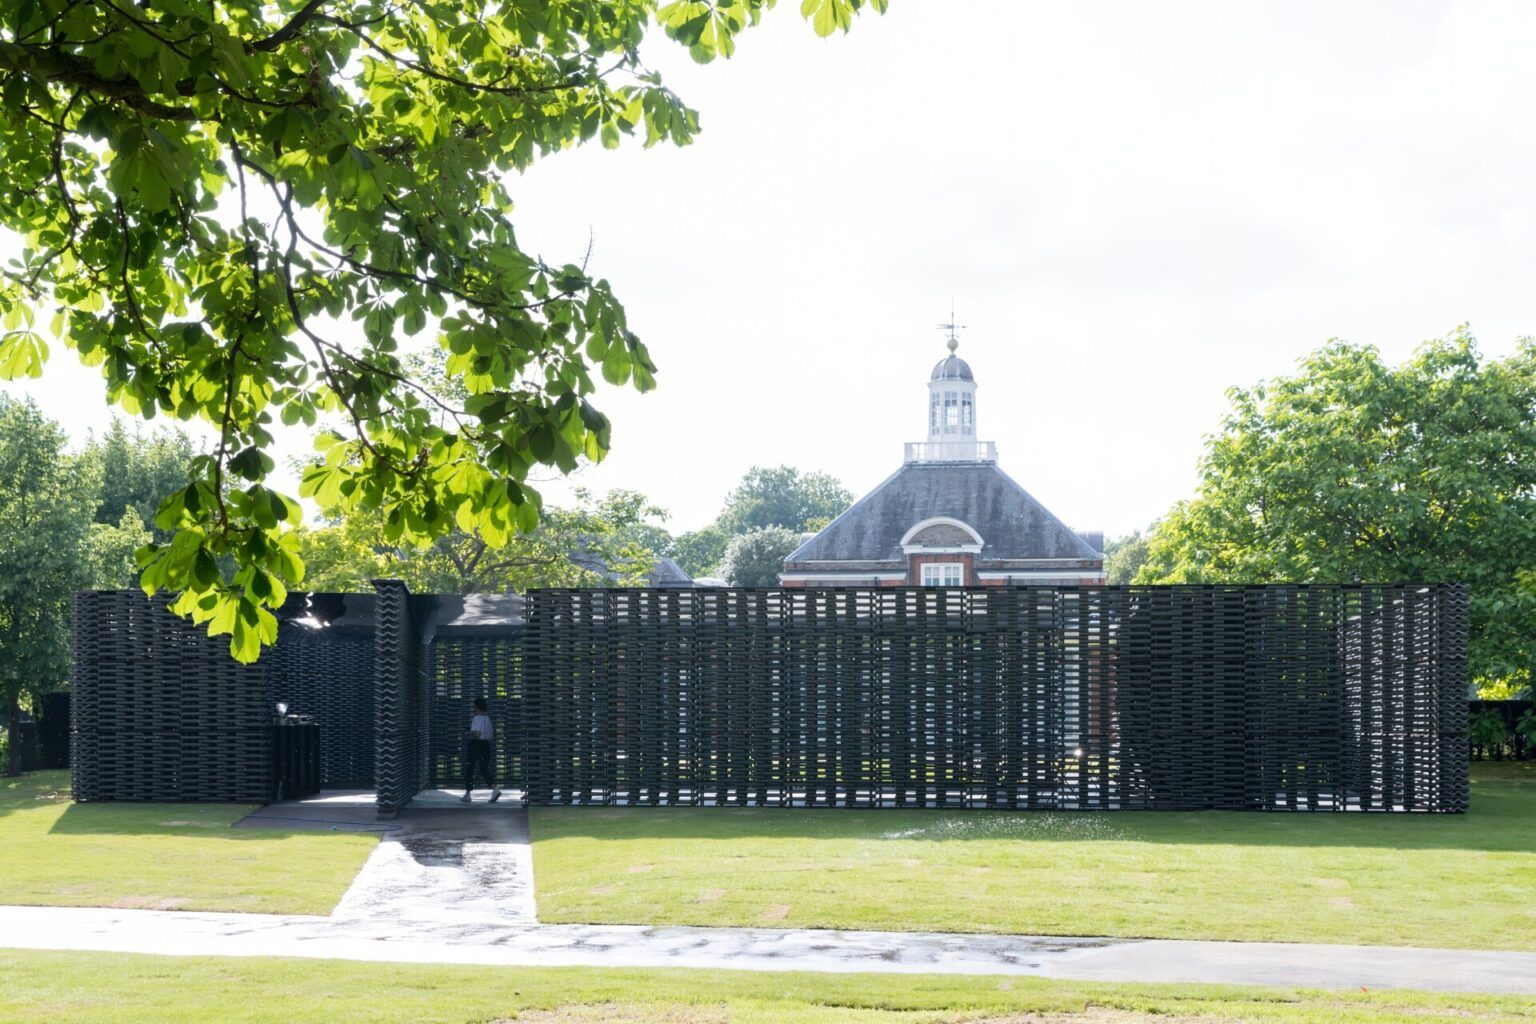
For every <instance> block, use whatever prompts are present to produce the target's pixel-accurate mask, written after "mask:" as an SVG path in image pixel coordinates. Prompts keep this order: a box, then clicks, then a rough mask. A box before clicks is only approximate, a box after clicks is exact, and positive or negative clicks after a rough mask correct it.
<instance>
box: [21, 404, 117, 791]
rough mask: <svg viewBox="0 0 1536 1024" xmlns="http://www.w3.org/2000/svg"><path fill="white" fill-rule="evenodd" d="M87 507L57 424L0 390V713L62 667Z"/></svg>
mask: <svg viewBox="0 0 1536 1024" xmlns="http://www.w3.org/2000/svg"><path fill="white" fill-rule="evenodd" d="M93 505H94V500H93V497H92V495H91V493H90V489H89V486H88V482H87V475H86V474H82V473H80V472H78V471H77V467H76V465H75V460H74V459H72V458H71V457H70V456H69V455H68V453H67V452H66V451H65V449H64V433H63V431H61V430H60V429H59V427H58V425H57V424H55V423H52V422H50V421H49V420H47V419H45V418H44V417H43V416H42V414H41V413H39V412H38V410H37V407H36V406H35V405H33V404H32V403H31V402H18V401H16V400H15V399H12V398H9V397H7V396H5V395H0V700H3V703H4V708H3V709H0V710H3V711H4V712H5V717H6V720H7V721H15V720H16V719H15V715H16V712H17V708H18V707H19V704H20V701H21V698H22V697H23V696H24V695H26V694H35V693H42V692H45V691H47V690H50V689H53V688H54V687H56V686H57V685H58V684H59V683H61V682H62V681H63V680H64V678H65V676H66V673H67V672H68V665H69V602H70V595H71V594H73V593H74V591H75V589H76V588H78V587H82V586H86V585H88V584H89V583H90V582H91V580H90V575H89V569H88V565H87V559H86V558H85V557H84V555H83V549H84V547H85V544H86V541H87V535H88V533H89V530H90V526H91V512H92V507H93ZM11 749H12V752H13V757H14V752H15V750H16V748H15V745H14V744H13V745H12V748H11ZM10 767H11V768H13V769H14V768H15V767H16V762H15V761H13V762H12V764H11V766H10Z"/></svg>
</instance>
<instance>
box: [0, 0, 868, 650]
mask: <svg viewBox="0 0 1536 1024" xmlns="http://www.w3.org/2000/svg"><path fill="white" fill-rule="evenodd" d="M866 5H867V6H870V7H873V8H875V9H877V10H883V9H884V7H885V3H884V0H826V2H824V3H821V4H819V5H807V6H806V7H805V9H804V13H805V16H806V17H808V18H810V19H811V22H812V25H813V27H814V28H815V30H816V31H818V32H821V33H822V34H827V33H828V32H830V31H832V30H833V29H834V28H839V27H840V28H846V27H847V26H848V23H849V20H850V18H851V16H852V14H853V13H854V12H856V11H858V10H860V9H861V8H863V7H865V6H866ZM770 6H772V0H681V2H672V3H665V4H661V5H657V4H656V3H654V2H653V0H563V2H561V3H548V2H546V0H509V2H505V3H497V4H489V3H469V4H466V3H463V2H461V0H413V2H412V3H410V4H404V5H398V4H381V3H378V2H376V0H305V2H302V3H301V2H299V0H283V2H280V3H276V4H273V3H267V2H257V0H213V2H212V3H210V4H188V3H185V2H184V0H145V2H143V3H139V4H136V5H134V4H80V3H75V2H73V0H28V2H27V3H23V4H12V5H9V6H6V7H5V8H4V9H3V10H0V148H3V151H4V152H5V154H6V161H5V163H4V165H3V166H0V225H3V226H4V228H5V229H7V230H8V231H9V232H11V233H12V234H13V235H14V236H16V237H18V238H20V239H21V241H22V250H23V251H22V253H21V256H20V257H19V259H17V260H15V261H13V262H12V263H11V264H9V265H8V266H7V267H5V268H4V269H3V270H0V322H3V331H4V334H3V335H0V374H3V375H6V376H10V377H15V376H24V375H29V374H36V373H38V372H39V371H40V368H41V366H42V363H43V360H44V359H46V357H47V347H46V343H45V342H44V340H43V337H42V335H41V334H40V333H39V332H37V331H36V330H35V329H34V328H33V326H32V323H31V317H32V315H33V311H34V310H40V309H43V308H49V307H51V309H52V310H53V311H55V314H56V315H55V317H54V323H55V333H56V334H58V336H60V337H61V338H62V340H63V341H64V342H65V343H66V344H68V345H70V346H71V347H73V348H75V349H76V350H77V352H78V353H79V355H80V357H81V359H82V360H83V361H84V362H85V363H86V364H87V365H90V366H95V367H97V368H99V369H100V371H101V373H102V376H103V378H104V380H105V384H106V390H107V394H108V397H109V398H110V399H111V400H112V401H114V402H116V403H118V404H119V405H121V406H122V407H123V408H124V409H126V410H127V411H128V412H130V413H132V414H134V415H137V416H142V417H145V418H151V417H155V416H168V417H174V418H176V419H180V420H190V419H193V418H197V419H201V420H204V421H206V422H207V423H209V424H211V425H212V426H213V430H214V433H215V436H216V438H217V441H216V444H215V445H214V447H213V448H212V450H211V451H209V452H208V453H206V454H205V455H202V456H199V457H197V458H195V459H193V460H192V462H191V464H190V471H191V478H190V481H189V482H186V483H183V484H182V485H180V486H179V488H178V489H177V490H176V491H175V492H174V493H172V494H170V495H169V497H168V498H167V499H166V503H165V504H164V505H163V506H162V507H160V508H158V509H157V510H156V512H155V515H154V516H153V519H154V522H155V525H156V527H157V528H158V529H159V530H161V531H166V532H168V533H173V534H174V535H173V536H166V535H163V534H162V535H159V536H157V537H156V540H155V541H154V542H153V543H152V544H151V545H149V546H148V547H147V548H146V550H145V551H144V552H143V553H142V555H143V563H144V569H145V571H144V577H143V583H144V585H145V587H146V588H161V589H166V590H170V591H181V592H182V598H181V599H180V600H178V601H177V603H176V607H177V608H178V609H180V610H182V611H184V612H186V613H187V614H191V615H193V616H194V617H195V618H197V619H198V621H200V622H205V623H207V624H208V626H209V627H210V629H211V630H212V631H213V632H215V633H228V634H229V635H230V636H231V638H232V643H231V649H232V650H233V651H234V652H235V653H236V655H237V656H239V657H244V658H249V657H254V656H255V654H256V653H257V652H258V651H259V646H260V644H261V643H264V642H266V638H267V637H269V636H270V635H272V631H273V629H274V624H273V621H272V617H271V615H270V612H269V611H268V609H269V608H271V607H273V606H274V604H275V603H276V602H277V601H279V600H280V599H281V595H282V594H283V593H284V588H285V587H286V586H288V585H292V584H297V583H299V582H300V581H301V579H302V575H301V574H302V572H303V565H302V559H301V558H300V557H299V554H298V550H297V541H296V540H294V539H292V531H293V527H294V525H295V523H296V518H295V515H294V514H293V502H292V501H291V500H290V499H287V498H283V497H281V496H278V497H274V496H273V494H272V492H271V491H270V490H269V489H267V488H266V487H265V481H266V480H267V478H268V476H269V474H270V473H271V471H272V468H273V467H272V459H271V456H270V450H271V448H272V444H273V433H272V432H273V429H274V426H273V425H274V424H276V423H283V424H287V425H290V426H294V425H298V424H304V425H307V426H310V427H317V428H327V429H329V428H334V429H335V431H336V433H335V435H334V436H332V435H329V434H328V435H324V436H325V437H327V438H328V440H327V442H326V447H325V448H324V449H323V458H324V462H323V465H320V466H317V467H314V468H313V469H311V470H309V471H308V472H307V473H306V474H305V478H304V481H303V485H302V488H301V494H302V495H304V496H307V497H310V498H313V499H314V500H315V501H316V502H317V503H318V504H320V505H321V506H322V508H323V509H325V510H326V511H327V512H328V513H331V514H338V515H342V514H344V515H353V514H355V515H360V516H364V517H366V518H368V519H369V520H370V521H371V522H375V523H377V524H378V526H379V529H380V530H381V531H382V535H383V537H384V539H385V540H386V541H387V542H388V543H390V544H402V545H406V546H411V547H421V546H430V545H431V544H433V543H434V542H435V541H437V540H439V539H441V538H444V537H447V536H449V535H450V534H452V533H453V531H459V532H461V533H464V534H468V535H474V536H478V537H481V538H483V539H484V540H485V541H486V543H488V544H490V545H491V546H493V547H499V546H501V545H503V544H505V543H506V542H507V541H508V539H509V538H511V537H512V536H514V535H515V534H517V533H518V532H522V533H527V532H529V531H530V530H533V529H534V528H536V527H537V524H538V517H539V511H540V509H539V503H538V495H537V491H536V490H535V489H533V488H531V487H529V486H528V485H527V481H528V477H529V474H530V472H531V471H533V470H534V469H535V467H539V466H548V467H553V468H555V469H558V470H561V471H567V472H568V471H570V470H572V469H574V468H575V467H576V465H577V464H578V463H579V462H580V461H582V460H589V461H597V460H599V459H601V458H602V457H603V456H604V454H605V453H606V452H607V450H608V446H609V443H610V440H611V437H610V427H609V424H608V421H607V419H606V418H605V417H603V415H602V414H601V412H600V411H598V410H597V409H596V408H595V407H594V404H593V395H594V392H595V390H596V387H597V377H598V375H599V374H600V375H601V379H602V380H604V381H607V382H609V383H610V384H614V385H620V386H629V387H635V388H638V389H640V390H646V389H649V388H651V387H654V386H655V383H656V378H655V373H656V367H655V365H654V363H653V362H652V360H651V357H650V354H649V351H648V350H647V348H646V346H645V344H644V343H643V342H642V341H641V339H640V338H639V336H638V335H637V333H636V332H635V331H634V330H632V329H631V327H630V325H629V324H628V322H627V318H626V315H625V311H624V308H623V306H622V305H621V304H620V303H619V301H618V299H617V298H616V296H615V295H614V293H613V290H612V288H611V287H610V286H609V284H608V282H606V281H604V280H601V279H600V278H597V277H595V276H593V275H592V274H590V273H589V272H588V269H587V268H586V266H585V265H576V264H560V263H552V262H546V261H545V260H543V259H541V258H540V257H538V256H537V255H536V254H533V253H529V252H526V251H525V250H523V249H522V248H521V247H520V246H519V244H518V241H517V237H516V233H515V231H514V229H513V223H512V220H511V218H510V211H511V210H512V200H511V196H510V194H509V192H508V190H507V188H506V185H505V182H504V176H505V175H506V173H507V172H509V171H512V170H515V169H519V168H523V167H526V166H528V165H529V164H530V163H531V162H532V161H533V160H535V159H538V158H540V157H542V156H546V155H549V154H553V153H557V152H560V151H562V150H564V149H566V148H568V147H571V146H574V145H579V144H581V143H584V142H588V141H591V140H594V139H595V140H598V141H600V142H601V143H602V144H603V145H610V146H611V145H617V144H619V143H620V142H621V141H622V140H623V139H624V138H626V137H636V138H639V139H640V140H641V141H642V142H643V143H644V144H645V145H647V146H650V145H656V144H660V143H662V142H672V143H675V144H678V145H683V144H686V143H688V142H689V141H691V140H692V138H693V137H694V135H695V133H696V132H697V130H698V118H697V115H696V114H695V113H694V111H692V110H690V109H689V108H688V107H687V106H686V105H685V104H684V103H683V102H682V101H681V100H680V99H679V98H678V97H677V96H676V95H675V94H674V93H672V92H671V91H670V90H668V89H667V88H666V87H665V86H664V85H663V84H662V83H661V81H660V79H659V77H658V76H657V75H655V74H654V73H652V72H651V71H650V70H649V69H647V68H646V67H645V66H644V65H643V64H642V62H641V61H640V58H639V44H640V42H641V40H642V39H643V38H644V36H645V33H646V32H647V30H648V29H650V28H651V27H653V26H659V27H660V28H661V30H662V31H663V32H665V33H666V34H667V35H669V36H671V37H672V38H674V39H676V40H678V41H679V42H681V43H682V44H683V45H686V46H687V47H688V48H689V50H690V51H691V52H692V54H693V55H694V57H695V59H698V60H711V59H714V58H715V57H717V56H729V55H730V54H731V52H732V51H733V48H734V45H735V39H736V36H737V35H738V34H739V33H740V32H742V31H743V30H745V29H746V28H748V27H750V26H751V25H753V24H755V23H756V22H757V21H758V20H759V18H760V17H761V14H762V12H763V11H764V10H766V9H767V8H768V7H770ZM407 346H416V347H418V348H419V347H421V346H427V347H429V348H431V347H435V348H436V349H438V350H440V351H441V352H443V353H444V354H445V355H446V361H445V372H446V373H447V374H448V375H449V376H450V377H451V378H452V379H453V380H454V382H455V383H456V387H453V388H449V389H446V390H444V389H433V388H428V387H426V386H424V385H423V384H422V383H421V382H420V381H418V380H416V379H415V378H414V377H413V375H412V372H411V369H410V367H409V366H408V364H407V360H406V358H405V357H404V355H403V350H404V349H405V348H406V347H407Z"/></svg>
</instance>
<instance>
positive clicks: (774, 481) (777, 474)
mask: <svg viewBox="0 0 1536 1024" xmlns="http://www.w3.org/2000/svg"><path fill="white" fill-rule="evenodd" d="M852 504H853V492H852V491H850V490H848V488H846V487H844V486H843V485H842V483H841V482H840V481H839V480H838V479H837V478H836V477H834V476H832V475H831V474H830V473H815V472H812V473H802V472H801V471H800V470H798V469H795V468H794V467H793V466H753V467H752V468H751V469H749V470H747V472H746V474H745V475H744V476H743V477H742V478H741V482H740V483H738V484H737V485H736V488H735V490H733V491H731V493H730V495H729V496H727V498H726V499H725V509H724V511H722V512H721V513H720V518H719V520H718V521H717V522H718V525H719V526H720V528H721V529H722V530H724V531H725V532H726V533H727V534H740V533H745V532H747V531H748V530H760V529H764V528H766V527H769V526H781V527H783V528H784V529H786V530H791V531H793V532H795V533H800V532H803V531H804V530H806V529H808V528H809V527H810V524H811V523H812V522H822V523H823V524H824V523H825V521H827V520H831V519H834V518H836V517H837V516H839V515H841V514H842V513H844V512H846V511H847V510H848V506H849V505H852Z"/></svg>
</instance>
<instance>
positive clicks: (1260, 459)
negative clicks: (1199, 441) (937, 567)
mask: <svg viewBox="0 0 1536 1024" xmlns="http://www.w3.org/2000/svg"><path fill="white" fill-rule="evenodd" d="M1230 397H1231V401H1232V411H1231V412H1230V413H1229V414H1228V416H1227V418H1226V420H1225V422H1224V423H1223V424H1222V427H1221V430H1220V432H1219V433H1218V434H1216V435H1215V436H1214V437H1212V438H1211V439H1210V440H1209V442H1208V445H1207V448H1206V452H1205V455H1204V458H1203V460H1202V462H1201V467H1200V485H1199V490H1198V493H1197V496H1196V497H1195V498H1193V499H1191V500H1189V501H1187V502H1183V503H1181V504H1179V505H1177V506H1175V507H1174V509H1173V510H1172V511H1171V512H1170V513H1169V515H1168V516H1167V517H1166V518H1165V519H1164V520H1163V521H1162V522H1161V523H1160V524H1159V525H1158V526H1157V528H1156V530H1155V532H1154V534H1153V536H1152V539H1151V542H1150V545H1149V550H1148V557H1147V562H1146V564H1145V565H1144V566H1143V567H1142V568H1141V570H1140V572H1139V573H1138V575H1137V582H1142V583H1181V582H1255V583H1263V582H1272V581H1297V582H1333V583H1347V582H1350V581H1351V580H1355V579H1359V580H1363V581H1366V582H1372V581H1405V582H1425V583H1432V582H1463V583H1466V584H1468V585H1469V586H1470V587H1471V599H1472V670H1473V674H1474V675H1475V676H1479V677H1486V678H1504V677H1511V676H1521V677H1528V675H1529V673H1530V670H1531V666H1532V664H1533V662H1536V587H1533V586H1532V585H1531V582H1532V571H1533V570H1536V341H1533V340H1530V339H1526V340H1523V341H1521V342H1520V343H1519V345H1518V346H1517V348H1516V351H1515V353H1514V354H1513V355H1511V356H1510V357H1509V358H1507V359H1500V360H1493V359H1484V358H1483V357H1482V356H1481V355H1480V353H1479V352H1478V349H1477V345H1476V343H1475V341H1474V340H1473V338H1472V337H1471V336H1470V335H1469V334H1468V333H1467V332H1466V331H1465V330H1464V329H1463V330H1460V331H1457V332H1456V333H1454V334H1452V335H1451V336H1450V337H1448V338H1445V339H1443V340H1439V341H1433V342H1429V343H1426V344H1425V345H1424V346H1422V347H1421V348H1420V349H1419V351H1418V352H1417V354H1416V355H1415V356H1414V357H1413V358H1412V359H1410V360H1408V361H1407V362H1405V363H1404V364H1402V365H1401V366H1396V367H1393V366H1388V365H1386V364H1385V363H1383V361H1382V359H1381V356H1380V354H1379V353H1378V352H1377V351H1376V350H1375V349H1374V348H1371V347H1366V346H1358V345H1350V344H1346V343H1344V342H1339V341H1335V342H1333V343H1331V344H1329V345H1328V346H1326V347H1325V348H1323V349H1321V350H1319V351H1318V352H1316V353H1314V354H1313V355H1312V356H1310V357H1309V358H1308V359H1306V360H1305V361H1304V362H1303V363H1302V365H1301V368H1300V372H1298V373H1297V374H1296V375H1294V376H1291V377H1283V378H1280V379H1277V380H1273V381H1269V382H1266V383H1262V384H1259V385H1258V386H1256V387H1253V388H1247V389H1242V388H1240V389H1235V390H1233V391H1232V392H1231V393H1230Z"/></svg>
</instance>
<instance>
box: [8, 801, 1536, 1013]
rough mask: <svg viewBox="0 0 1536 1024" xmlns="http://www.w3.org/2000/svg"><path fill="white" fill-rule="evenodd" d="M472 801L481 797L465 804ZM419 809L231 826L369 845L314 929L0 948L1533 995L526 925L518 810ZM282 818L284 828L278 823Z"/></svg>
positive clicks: (1401, 971)
mask: <svg viewBox="0 0 1536 1024" xmlns="http://www.w3.org/2000/svg"><path fill="white" fill-rule="evenodd" d="M484 797H485V794H483V793H482V794H479V798H480V800H481V801H483V800H484ZM455 801H456V796H455V795H453V794H445V793H430V794H423V795H422V797H420V798H418V799H417V800H416V801H413V803H412V804H411V805H410V806H409V807H407V808H406V809H405V810H404V811H403V812H402V813H401V816H400V818H399V819H398V820H397V821H394V822H389V823H381V822H379V821H377V820H376V819H375V818H374V817H372V815H371V802H370V797H369V795H368V794H327V796H326V797H325V798H323V799H320V800H316V801H307V802H305V803H303V804H299V805H295V804H280V805H274V806H272V807H268V808H263V809H262V810H261V811H258V812H256V814H254V815H252V817H251V818H250V819H248V820H247V821H245V822H242V825H243V826H245V827H272V826H279V827H298V828H338V829H347V830H369V831H376V830H384V833H383V835H382V837H381V841H380V843H379V847H378V849H377V850H376V851H375V852H374V854H373V855H372V856H370V858H369V860H368V862H367V864H366V865H365V866H364V868H363V870H362V871H361V872H360V873H359V874H358V877H357V879H356V880H355V881H354V882H353V884H352V886H351V888H349V889H348V890H347V893H346V895H345V896H344V897H343V898H342V900H341V902H340V903H339V904H338V906H337V907H336V909H335V911H334V912H333V913H332V914H331V915H330V916H328V917H303V916H293V915H276V914H208V913H189V912H181V911H154V910H113V909H97V908H69V907H0V935H3V936H4V938H3V939H0V944H4V945H8V946H14V947H21V948H30V949H77V950H103V951H106V950H111V951H122V952H138V953H160V954H169V955H199V956H296V957H316V958H330V959H346V960H369V961H389V962H416V963H458V964H480V965H506V966H514V965H529V966H537V965H548V966H556V965H566V966H605V967H725V968H735V969H739V970H800V971H833V972H855V971H871V972H887V973H889V972H899V973H919V972H924V973H926V972H931V973H963V974H1013V975H1034V976H1040V977H1049V978H1062V979H1077V980H1099V981H1141V982H1163V981H1167V982H1220V983H1233V984H1280V985H1297V986H1305V987H1313V988H1358V987H1360V986H1365V987H1369V988H1396V987H1405V988H1417V989H1427V990H1436V991H1444V992H1496V993H1528V994H1536V953H1503V952H1486V951H1462V950H1434V949H1400V948H1388V947H1368V946H1325V945H1303V944H1288V943H1259V942H1249V943H1236V942H1189V941H1175V940H1161V939H1159V940H1122V939H1091V938H1047V937H1038V936H1017V935H960V934H942V933H927V932H864V931H831V930H818V929H774V928H652V927H642V926H621V925H541V924H538V923H537V921H536V918H535V914H534V902H533V886H532V881H533V862H532V857H531V852H530V847H529V842H528V824H527V817H526V814H525V812H524V811H523V810H522V809H521V808H520V807H519V806H517V805H516V803H515V802H513V801H512V800H511V799H508V800H506V801H505V802H503V803H500V804H497V805H494V806H492V805H489V804H485V803H483V802H481V803H477V804H474V805H472V806H470V807H467V808H466V807H464V806H462V805H460V804H457V803H456V802H455ZM294 819H297V820H294Z"/></svg>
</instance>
